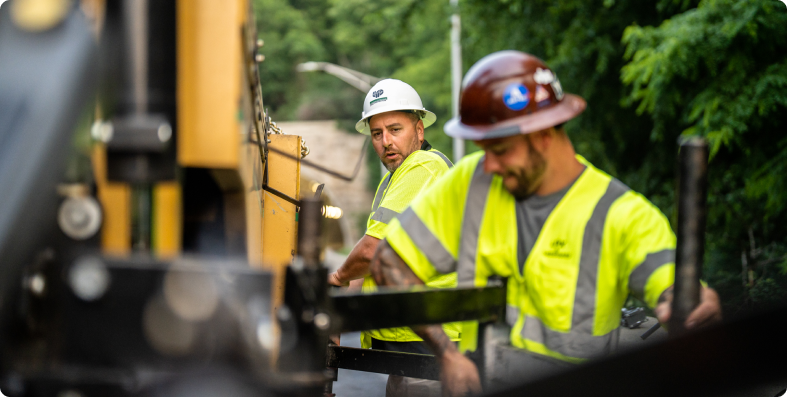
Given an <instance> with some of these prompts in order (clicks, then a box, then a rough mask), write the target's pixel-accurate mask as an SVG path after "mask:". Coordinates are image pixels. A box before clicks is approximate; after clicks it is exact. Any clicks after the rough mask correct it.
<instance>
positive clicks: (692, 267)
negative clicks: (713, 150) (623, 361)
mask: <svg viewBox="0 0 787 397" xmlns="http://www.w3.org/2000/svg"><path fill="white" fill-rule="evenodd" d="M707 175H708V144H707V143H706V142H705V140H704V139H702V138H699V137H692V138H688V139H686V140H684V141H682V142H681V144H680V175H679V187H678V189H679V190H678V233H677V237H678V244H677V248H676V250H675V290H674V293H673V294H674V295H673V301H672V316H671V317H670V321H669V330H670V335H673V336H676V335H680V334H682V333H683V332H685V327H684V323H685V322H686V318H688V316H689V314H691V312H692V310H694V308H695V307H697V305H698V304H699V300H700V275H701V274H702V262H703V254H704V252H705V198H706V195H707V194H706V191H707V179H708V178H707Z"/></svg>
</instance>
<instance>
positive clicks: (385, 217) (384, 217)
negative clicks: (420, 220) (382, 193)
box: [372, 207, 399, 225]
mask: <svg viewBox="0 0 787 397" xmlns="http://www.w3.org/2000/svg"><path fill="white" fill-rule="evenodd" d="M397 215H399V213H398V212H396V211H394V210H392V209H390V208H385V207H379V208H377V211H374V215H372V220H373V221H377V222H380V223H385V224H386V225H387V224H388V222H390V221H391V220H393V218H396V216H397Z"/></svg>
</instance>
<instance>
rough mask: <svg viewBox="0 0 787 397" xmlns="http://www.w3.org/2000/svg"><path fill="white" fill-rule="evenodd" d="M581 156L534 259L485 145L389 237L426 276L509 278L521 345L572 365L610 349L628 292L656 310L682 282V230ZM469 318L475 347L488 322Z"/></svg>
mask: <svg viewBox="0 0 787 397" xmlns="http://www.w3.org/2000/svg"><path fill="white" fill-rule="evenodd" d="M577 159H578V160H579V161H580V162H582V163H583V164H584V165H585V166H586V168H585V170H584V171H583V172H582V174H581V175H580V176H579V177H578V178H577V180H576V181H575V182H574V183H573V185H571V187H570V188H569V189H568V190H567V191H566V193H565V195H564V196H563V197H562V198H561V199H560V201H559V202H558V203H557V205H556V206H555V208H554V209H553V210H552V212H551V213H549V216H548V217H547V218H546V221H545V223H544V225H543V227H542V228H541V230H540V232H539V233H538V237H537V238H536V240H535V244H534V245H533V247H532V249H531V250H530V252H529V254H528V255H527V257H526V259H524V260H520V259H519V258H518V244H519V242H520V239H519V235H520V232H519V230H518V225H517V216H516V208H515V205H516V202H515V199H514V197H513V196H512V195H511V194H510V193H509V192H508V191H507V190H506V189H505V187H504V186H503V183H502V178H501V177H499V176H496V175H491V174H485V173H484V172H483V161H484V160H483V153H482V152H479V153H476V154H472V155H470V156H467V157H465V158H464V159H463V160H462V161H461V162H460V163H459V164H457V166H456V167H454V168H453V169H452V170H451V171H450V172H449V173H448V174H447V175H446V176H445V177H443V178H442V179H440V180H439V181H438V182H437V183H436V184H435V185H434V186H432V187H431V188H430V189H429V190H428V191H427V192H426V193H424V194H422V195H421V196H419V197H418V198H417V199H416V200H414V201H413V202H412V204H411V205H410V207H409V208H407V209H406V210H405V211H404V212H403V213H402V214H401V215H400V216H399V217H398V218H397V219H396V220H393V221H392V222H391V225H390V227H389V229H388V233H387V234H386V240H387V241H388V243H389V244H390V245H391V247H393V249H394V250H395V251H396V252H397V253H398V254H399V256H401V257H402V259H403V260H404V261H405V262H407V264H408V265H409V266H410V268H411V269H412V270H413V271H414V272H415V274H416V275H418V277H420V278H421V279H430V278H432V277H436V276H438V275H440V274H446V273H450V272H454V271H456V272H457V275H458V283H459V285H476V286H483V285H486V283H487V280H488V278H489V277H490V276H493V275H499V276H503V277H508V287H509V288H508V297H507V304H508V309H509V313H508V314H509V315H507V318H508V319H510V323H511V325H512V326H513V327H512V332H511V343H512V344H513V345H514V346H516V347H519V348H522V349H526V350H529V351H530V352H533V353H537V354H543V355H548V356H552V357H555V358H558V359H561V360H565V361H569V362H581V361H584V360H586V359H588V358H593V357H597V356H602V355H605V354H608V353H610V352H611V351H612V350H614V348H615V347H616V343H617V339H618V337H617V336H618V335H617V332H618V326H619V324H620V316H621V312H620V309H621V307H622V306H623V304H624V302H625V300H626V298H627V296H628V294H629V293H631V294H633V295H635V296H636V297H638V298H640V299H642V300H643V301H644V302H646V303H647V304H648V305H649V306H650V307H654V306H655V305H656V303H657V301H658V298H659V295H660V294H661V293H662V292H663V291H664V290H665V289H667V288H668V287H669V286H671V285H672V283H673V279H674V261H675V259H674V258H675V244H676V239H675V235H674V233H673V232H672V230H671V229H670V226H669V222H668V221H667V218H666V217H665V216H664V215H663V214H662V213H661V212H660V211H659V210H658V209H657V208H656V207H655V206H654V205H653V204H651V203H650V202H649V201H648V200H647V199H645V198H644V197H642V196H641V195H640V194H638V193H635V192H633V191H632V190H630V189H629V188H628V187H626V186H625V185H623V183H621V182H620V181H618V180H616V179H614V178H612V177H610V176H609V175H607V174H606V173H604V172H602V171H600V170H598V169H596V168H595V167H593V165H592V164H590V163H589V162H587V160H585V159H584V158H582V157H581V156H577ZM520 226H521V225H520ZM463 325H464V327H463V329H462V343H461V344H460V346H461V347H462V349H465V350H468V349H469V350H474V349H475V342H476V335H477V324H474V323H464V324H463Z"/></svg>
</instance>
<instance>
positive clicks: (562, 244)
mask: <svg viewBox="0 0 787 397" xmlns="http://www.w3.org/2000/svg"><path fill="white" fill-rule="evenodd" d="M544 256H548V257H551V258H563V259H566V258H569V257H571V253H570V252H569V251H568V248H566V240H561V239H559V238H558V239H554V240H552V242H551V243H550V244H549V248H548V249H547V250H546V251H544Z"/></svg>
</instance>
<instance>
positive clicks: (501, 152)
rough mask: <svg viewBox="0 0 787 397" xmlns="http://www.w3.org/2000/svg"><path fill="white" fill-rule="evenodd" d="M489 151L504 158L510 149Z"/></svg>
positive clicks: (502, 148)
mask: <svg viewBox="0 0 787 397" xmlns="http://www.w3.org/2000/svg"><path fill="white" fill-rule="evenodd" d="M489 151H490V152H492V154H494V155H495V156H502V155H504V154H506V152H507V151H508V148H504V147H501V148H494V149H490V150H489Z"/></svg>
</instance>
